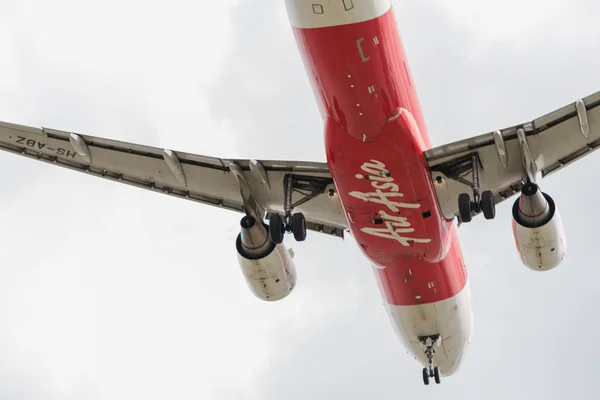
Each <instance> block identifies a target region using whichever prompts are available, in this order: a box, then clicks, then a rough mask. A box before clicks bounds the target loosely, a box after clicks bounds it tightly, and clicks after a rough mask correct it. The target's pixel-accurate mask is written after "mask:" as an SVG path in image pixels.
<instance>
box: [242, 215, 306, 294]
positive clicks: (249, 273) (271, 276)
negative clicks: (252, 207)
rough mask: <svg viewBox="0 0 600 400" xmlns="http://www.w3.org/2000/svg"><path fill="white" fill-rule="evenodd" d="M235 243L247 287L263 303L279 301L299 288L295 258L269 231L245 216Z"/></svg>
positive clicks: (252, 218)
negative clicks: (276, 243)
mask: <svg viewBox="0 0 600 400" xmlns="http://www.w3.org/2000/svg"><path fill="white" fill-rule="evenodd" d="M240 226H241V232H240V234H239V235H238V237H237V240H236V248H237V253H238V261H239V263H240V267H241V268H242V273H243V274H244V278H245V279H246V283H247V284H248V287H249V288H250V290H251V291H252V293H253V294H254V295H255V296H256V297H258V298H259V299H261V300H265V301H277V300H281V299H283V298H284V297H286V296H287V295H289V294H290V293H291V291H292V290H293V289H294V287H295V286H296V268H295V267H294V262H293V261H292V255H291V254H290V252H289V251H288V249H287V248H286V247H285V246H284V245H283V244H278V245H275V244H274V243H273V242H271V240H270V239H269V235H268V230H267V227H266V226H265V225H264V224H259V223H257V221H256V219H255V218H254V217H252V216H249V215H246V216H244V217H243V218H242V220H241V221H240Z"/></svg>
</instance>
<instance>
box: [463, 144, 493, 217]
mask: <svg viewBox="0 0 600 400" xmlns="http://www.w3.org/2000/svg"><path fill="white" fill-rule="evenodd" d="M471 162H472V165H473V182H472V184H471V187H472V188H473V201H471V197H470V196H469V194H468V193H461V194H460V195H459V196H458V213H459V215H460V220H461V222H470V221H471V219H472V218H473V214H477V213H479V212H483V216H484V217H485V219H493V218H494V217H495V216H496V203H495V201H494V193H492V191H491V190H485V191H484V192H483V193H480V192H479V188H480V172H481V171H480V166H481V164H480V163H479V157H478V156H477V153H475V154H473V156H472V161H471Z"/></svg>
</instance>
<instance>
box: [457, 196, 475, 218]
mask: <svg viewBox="0 0 600 400" xmlns="http://www.w3.org/2000/svg"><path fill="white" fill-rule="evenodd" d="M458 214H459V215H460V220H461V221H462V222H471V218H472V216H471V196H469V194H468V193H461V194H459V195H458Z"/></svg>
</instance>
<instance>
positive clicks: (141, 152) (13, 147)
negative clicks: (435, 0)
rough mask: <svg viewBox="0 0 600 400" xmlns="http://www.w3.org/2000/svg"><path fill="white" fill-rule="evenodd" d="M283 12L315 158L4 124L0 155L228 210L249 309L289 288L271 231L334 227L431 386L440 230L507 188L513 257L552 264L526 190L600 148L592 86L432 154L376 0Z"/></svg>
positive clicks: (445, 333) (439, 371) (439, 323)
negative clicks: (188, 148) (316, 129)
mask: <svg viewBox="0 0 600 400" xmlns="http://www.w3.org/2000/svg"><path fill="white" fill-rule="evenodd" d="M286 5H287V8H288V14H289V17H290V22H291V25H292V28H293V32H294V35H295V37H296V40H297V43H298V47H299V49H300V53H301V55H302V57H303V62H304V64H305V67H306V72H307V74H308V78H309V80H310V82H311V84H312V87H313V90H314V94H315V98H316V100H317V104H318V106H319V108H320V110H321V114H322V117H323V122H324V134H325V149H326V157H327V163H318V162H304V161H265V160H263V161H260V160H242V159H237V160H228V159H220V158H214V157H209V156H202V155H196V154H190V153H185V152H175V151H172V150H170V149H159V148H154V147H150V146H144V145H139V144H133V143H126V142H119V141H115V140H110V139H104V138H100V137H93V136H88V135H80V134H76V133H72V132H67V131H58V130H53V129H46V128H43V129H36V128H32V127H27V126H21V125H14V124H8V123H0V149H1V150H3V151H7V152H12V153H14V154H17V155H20V156H25V157H28V158H31V159H34V160H38V161H43V162H46V163H49V164H51V165H57V166H62V167H65V168H69V169H71V170H75V171H80V172H82V173H85V174H88V175H93V176H97V177H101V178H103V179H109V180H112V181H114V182H119V183H125V184H128V185H132V186H136V187H139V188H143V189H147V190H149V191H153V192H156V193H163V194H167V195H170V196H173V197H178V198H181V199H185V200H189V201H195V202H198V203H202V204H205V205H210V206H214V207H220V208H224V209H228V210H231V211H235V212H238V213H241V214H242V215H243V216H242V219H241V221H240V234H239V235H238V237H237V239H236V242H235V247H236V251H237V254H238V261H239V264H240V266H241V269H242V273H243V276H244V278H245V280H246V282H247V283H248V286H249V288H250V290H251V292H252V293H253V294H254V295H255V296H256V297H258V298H259V299H262V300H265V301H278V300H281V299H283V298H285V297H287V296H288V295H289V294H290V293H291V292H292V291H293V289H294V287H295V286H296V269H295V266H294V262H293V258H294V254H293V252H292V251H291V250H289V249H288V248H287V247H286V246H285V244H284V238H285V237H286V236H287V237H290V236H293V237H294V239H295V240H297V241H303V240H305V239H306V237H307V232H308V231H314V232H320V233H322V234H328V235H332V236H336V237H342V238H343V237H344V235H345V233H346V232H350V233H351V234H352V236H353V237H354V239H355V241H356V243H357V245H358V246H359V248H360V249H361V251H362V253H363V254H364V255H365V257H366V258H367V260H368V261H369V262H370V264H371V265H372V268H373V271H374V274H375V278H376V279H375V280H376V282H377V285H378V286H379V289H380V292H381V295H382V298H383V299H384V301H385V304H386V309H387V312H388V314H389V317H390V320H391V322H392V325H393V327H394V329H395V330H396V332H397V334H398V337H399V338H400V340H401V341H402V343H403V345H404V346H405V348H406V350H407V353H408V354H409V355H410V356H411V357H412V358H414V359H415V360H417V361H418V362H419V363H420V364H421V365H422V366H423V369H422V377H423V382H424V383H425V384H429V383H430V381H431V379H433V380H434V381H435V382H436V383H439V382H440V377H441V376H448V375H452V374H453V373H455V372H456V371H457V370H458V368H459V367H460V365H461V363H462V362H463V361H464V358H465V352H466V349H467V347H468V346H469V344H470V339H471V332H472V327H473V314H472V307H471V289H470V286H469V279H468V273H467V269H466V264H465V260H464V257H463V254H462V252H461V248H460V244H459V241H458V236H457V226H456V224H455V223H454V221H456V220H458V222H459V226H460V224H464V223H468V222H469V221H471V219H472V218H473V217H476V216H477V215H479V214H483V216H484V217H485V218H486V219H493V218H494V217H495V207H496V204H499V203H501V202H503V201H505V200H507V199H508V198H510V197H511V196H513V195H516V194H519V196H518V198H517V199H516V200H515V201H514V203H513V205H512V226H513V234H514V238H515V245H516V248H517V251H518V252H519V254H520V257H521V260H522V262H523V264H524V265H525V266H526V267H527V268H529V269H531V270H534V271H548V270H551V269H553V268H555V267H556V266H558V265H559V264H560V262H561V261H562V260H563V258H564V256H565V254H566V239H565V234H564V229H563V225H562V220H561V217H560V213H559V212H558V208H557V206H556V204H555V202H554V200H553V199H552V197H550V196H549V195H548V194H547V193H544V192H542V191H541V189H540V186H539V183H538V182H539V181H540V180H541V179H543V178H544V177H546V176H548V175H550V174H552V173H554V172H556V171H558V170H560V169H562V168H564V167H565V166H567V165H570V164H571V163H573V162H574V161H576V160H578V159H581V158H582V157H584V156H585V155H587V154H590V153H591V152H592V151H594V150H596V149H597V148H600V128H599V127H600V92H597V93H594V94H592V95H590V96H588V97H586V98H582V99H579V100H577V101H576V102H574V103H571V104H569V105H567V106H565V107H563V108H561V109H558V110H556V111H553V112H552V113H549V114H547V115H544V116H542V117H540V118H538V119H535V120H533V121H529V122H527V123H524V124H520V125H516V126H513V127H509V128H505V129H502V130H496V131H494V132H490V133H486V134H483V135H480V136H476V137H471V138H468V139H465V140H461V141H458V142H455V143H450V144H445V145H442V146H438V147H432V145H431V143H430V140H429V136H428V132H427V127H426V125H425V121H424V118H423V115H422V111H421V106H420V104H419V100H418V97H417V92H416V88H415V83H414V81H413V79H412V76H411V74H410V69H409V68H408V61H407V59H406V56H405V53H404V49H403V46H402V42H401V40H400V36H399V33H398V30H397V23H396V20H395V17H394V14H393V10H392V8H391V5H390V3H389V1H388V0H339V1H336V0H328V1H324V0H314V1H312V2H307V1H305V0H286ZM316 236H318V235H315V237H316ZM290 239H291V238H290ZM290 239H288V240H290Z"/></svg>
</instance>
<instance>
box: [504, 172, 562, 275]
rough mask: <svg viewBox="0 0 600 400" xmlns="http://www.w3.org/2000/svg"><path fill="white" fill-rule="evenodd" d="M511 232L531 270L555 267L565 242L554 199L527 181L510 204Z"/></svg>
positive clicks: (523, 259)
mask: <svg viewBox="0 0 600 400" xmlns="http://www.w3.org/2000/svg"><path fill="white" fill-rule="evenodd" d="M512 212H513V234H514V236H515V242H516V244H517V250H518V251H519V254H520V255H521V260H522V261H523V263H524V264H525V265H526V266H527V267H528V268H530V269H532V270H534V271H548V270H550V269H553V268H555V267H556V266H557V265H558V264H560V262H561V261H562V259H563V258H564V256H565V253H566V250H567V242H566V239H565V233H564V230H563V224H562V220H561V218H560V214H559V213H558V210H557V208H556V205H555V204H554V200H552V198H551V197H550V196H549V195H547V194H546V193H543V192H542V191H540V189H539V187H538V185H536V184H534V183H527V184H525V185H524V186H523V188H522V190H521V196H520V197H519V198H518V199H517V200H516V201H515V204H514V205H513V209H512Z"/></svg>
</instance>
